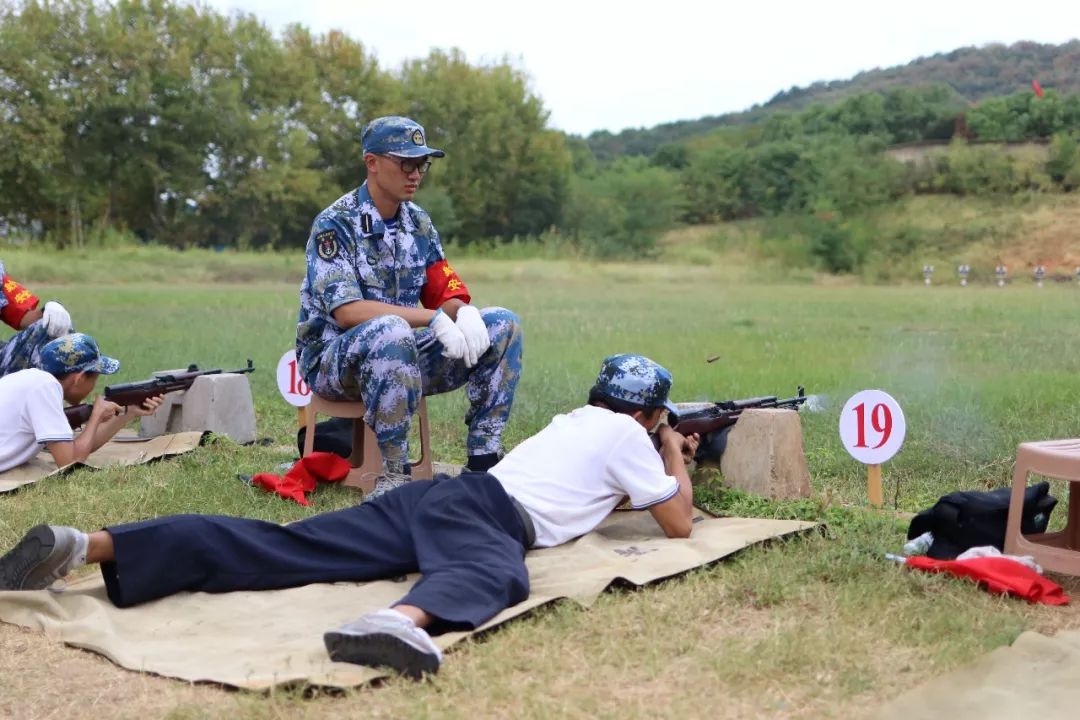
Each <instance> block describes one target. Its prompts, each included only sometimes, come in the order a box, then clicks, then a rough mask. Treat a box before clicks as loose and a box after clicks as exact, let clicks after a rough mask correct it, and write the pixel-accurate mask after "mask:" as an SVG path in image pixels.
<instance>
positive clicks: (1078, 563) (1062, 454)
mask: <svg viewBox="0 0 1080 720" xmlns="http://www.w3.org/2000/svg"><path fill="white" fill-rule="evenodd" d="M1031 473H1034V474H1036V475H1042V476H1043V477H1049V478H1055V479H1057V480H1067V481H1068V483H1069V510H1068V513H1069V516H1068V520H1067V522H1066V524H1065V529H1064V530H1061V531H1059V532H1048V533H1037V534H1034V535H1023V534H1021V532H1020V517H1021V515H1022V514H1023V510H1024V490H1025V489H1026V488H1027V482H1028V475H1029V474H1031ZM1005 552H1006V554H1009V555H1031V556H1032V557H1034V558H1035V561H1036V562H1037V563H1039V564H1040V565H1042V566H1043V567H1044V568H1046V569H1047V570H1053V571H1054V572H1059V573H1065V574H1066V575H1080V439H1077V440H1047V441H1044V442H1029V443H1021V444H1020V446H1019V447H1018V448H1016V469H1015V470H1014V471H1013V487H1012V497H1011V498H1010V500H1009V522H1008V525H1007V526H1006V530H1005Z"/></svg>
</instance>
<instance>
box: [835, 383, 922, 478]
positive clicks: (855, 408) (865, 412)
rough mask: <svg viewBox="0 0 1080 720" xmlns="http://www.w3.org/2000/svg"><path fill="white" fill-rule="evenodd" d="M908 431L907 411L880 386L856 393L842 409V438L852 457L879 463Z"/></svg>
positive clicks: (901, 440)
mask: <svg viewBox="0 0 1080 720" xmlns="http://www.w3.org/2000/svg"><path fill="white" fill-rule="evenodd" d="M906 432H907V425H906V424H905V422H904V411H903V410H901V409H900V405H898V404H897V402H896V400H894V399H893V398H892V396H890V395H889V394H888V393H886V392H882V391H881V390H863V391H862V392H858V393H855V395H853V396H852V397H851V399H849V400H848V401H847V403H845V405H844V409H843V411H842V412H841V413H840V440H841V441H842V442H843V443H844V447H845V448H846V449H847V451H848V453H849V454H850V455H851V456H852V457H853V458H855V459H856V460H858V461H859V462H861V463H864V464H866V465H880V464H881V463H883V462H885V461H886V460H888V459H889V458H891V457H892V456H893V455H895V454H896V453H897V451H898V450H900V446H901V445H903V444H904V435H905V434H906Z"/></svg>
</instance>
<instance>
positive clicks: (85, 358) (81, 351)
mask: <svg viewBox="0 0 1080 720" xmlns="http://www.w3.org/2000/svg"><path fill="white" fill-rule="evenodd" d="M41 369H42V370H44V371H45V372H47V373H51V374H53V375H64V374H66V373H74V372H95V373H101V374H102V375H112V374H113V373H114V372H116V371H117V370H119V369H120V361H119V360H115V359H113V358H111V357H107V356H105V355H102V354H101V350H99V349H98V345H97V341H95V340H94V338H92V337H90V336H89V335H84V334H83V333H71V334H69V335H61V336H60V337H58V338H56V339H55V340H53V341H51V342H49V343H46V344H45V345H44V346H43V347H42V348H41Z"/></svg>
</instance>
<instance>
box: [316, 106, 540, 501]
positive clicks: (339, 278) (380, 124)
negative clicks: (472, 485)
mask: <svg viewBox="0 0 1080 720" xmlns="http://www.w3.org/2000/svg"><path fill="white" fill-rule="evenodd" d="M361 141H362V143H363V151H364V164H365V167H366V170H367V180H366V181H365V182H364V184H363V185H361V186H360V187H359V188H357V189H356V190H353V191H351V192H349V193H348V194H346V195H344V196H343V197H341V198H340V199H338V200H337V201H336V202H335V203H334V204H333V205H331V206H330V207H329V208H327V209H326V210H323V211H322V212H321V213H319V215H318V216H317V217H316V218H315V222H314V223H313V224H312V227H311V235H310V236H309V238H308V243H307V276H306V277H305V278H304V282H303V284H302V285H301V287H300V316H299V321H298V324H297V331H296V355H297V358H298V365H299V369H300V372H301V374H302V377H303V378H304V380H305V381H306V382H307V383H308V385H309V386H310V387H311V389H312V390H313V391H314V392H315V393H318V394H319V395H320V396H322V397H325V398H328V399H330V400H360V401H362V402H363V403H364V405H365V406H366V407H367V414H366V416H365V417H364V421H365V422H366V423H367V424H368V425H370V426H371V427H372V428H373V429H374V431H375V435H376V437H377V438H378V443H379V448H380V450H381V451H382V455H383V461H384V464H385V468H386V472H387V475H386V476H384V477H383V478H381V479H380V481H379V483H378V484H377V487H376V492H375V493H374V494H380V493H381V492H383V491H385V490H386V489H388V488H389V487H393V486H394V485H395V484H400V482H401V481H402V478H401V474H402V473H403V472H407V466H406V462H407V461H406V458H407V434H408V431H409V425H410V421H411V420H412V416H413V414H414V413H415V412H416V409H417V406H418V405H419V402H420V398H421V394H424V395H433V394H438V393H444V392H448V391H450V390H454V389H456V388H459V387H461V386H463V385H464V386H465V387H466V393H467V396H468V398H469V411H468V413H467V414H466V416H465V422H466V424H467V425H468V427H469V432H468V439H467V443H466V450H467V454H468V463H467V467H468V469H469V470H477V471H483V470H487V469H488V468H489V467H491V466H492V465H494V464H495V462H497V461H498V459H499V457H500V454H501V437H502V432H503V428H504V427H505V425H506V421H507V418H508V417H509V414H510V407H511V404H512V402H513V399H514V390H515V388H516V387H517V383H518V378H519V376H520V374H521V352H522V332H521V326H520V323H519V321H518V318H517V317H516V316H515V315H514V313H512V312H510V311H509V310H506V309H505V308H500V307H488V308H483V309H480V310H478V309H477V308H475V307H474V306H472V305H470V304H469V302H470V299H471V298H470V295H469V291H468V289H467V288H466V287H465V284H464V282H463V281H462V280H461V278H460V277H458V275H457V273H456V272H455V271H454V269H453V268H452V267H451V266H450V265H449V264H448V263H447V261H446V256H445V255H444V253H443V248H442V244H441V242H440V241H439V233H438V232H437V231H436V230H435V226H434V225H433V224H432V222H431V218H430V217H429V216H428V214H427V213H426V212H424V210H422V209H421V208H420V207H419V206H417V205H416V204H414V203H413V202H411V200H412V198H413V196H414V195H415V193H416V191H417V189H418V188H419V186H420V181H421V180H422V179H423V176H424V173H425V172H426V171H427V170H428V168H429V167H430V165H431V158H440V157H443V156H444V155H445V153H443V151H441V150H437V149H435V148H431V147H428V146H427V141H426V139H425V136H424V129H423V127H421V126H420V125H419V124H417V123H416V122H414V121H412V120H410V119H408V118H403V117H383V118H378V119H376V120H374V121H372V122H371V123H370V124H369V125H368V126H367V127H366V128H365V129H364V131H363V133H362V135H361ZM418 304H419V305H420V306H421V307H417V305H418Z"/></svg>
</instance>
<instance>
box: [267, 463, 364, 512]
mask: <svg viewBox="0 0 1080 720" xmlns="http://www.w3.org/2000/svg"><path fill="white" fill-rule="evenodd" d="M349 470H350V467H349V461H348V460H346V459H345V458H343V457H341V456H340V455H335V454H334V453H329V452H313V453H311V454H310V455H306V456H304V457H302V458H300V459H299V460H297V461H296V464H295V465H293V466H292V467H291V468H289V472H287V473H285V477H281V476H279V475H274V474H272V473H259V474H258V475H255V476H254V477H252V478H251V484H252V485H255V486H257V487H261V488H262V489H263V490H267V491H269V492H272V493H277V494H278V495H280V496H281V497H283V498H285V499H286V500H292V501H293V502H296V503H298V504H300V505H310V503H309V502H308V499H307V496H306V495H305V493H309V492H311V491H312V490H314V489H315V485H316V483H317V482H318V481H319V480H322V481H323V482H339V481H341V480H344V479H345V476H346V475H348V474H349Z"/></svg>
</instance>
